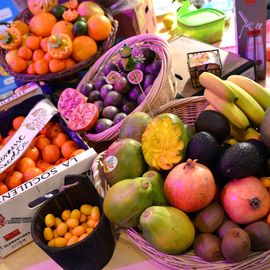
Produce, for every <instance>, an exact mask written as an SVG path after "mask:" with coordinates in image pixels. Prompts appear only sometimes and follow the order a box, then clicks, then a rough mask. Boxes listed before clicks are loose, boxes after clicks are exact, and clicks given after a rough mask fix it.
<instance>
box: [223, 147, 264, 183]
mask: <svg viewBox="0 0 270 270" xmlns="http://www.w3.org/2000/svg"><path fill="white" fill-rule="evenodd" d="M261 165H262V162H261V158H260V152H259V150H258V148H257V147H256V146H255V145H254V144H252V143H250V142H239V143H236V144H234V145H232V146H231V147H230V148H228V149H227V150H226V151H225V152H224V154H223V155H222V157H221V160H220V164H219V171H220V172H221V174H222V175H223V176H225V177H229V178H243V177H247V176H250V175H254V174H255V173H256V172H257V171H258V170H259V168H260V167H261Z"/></svg>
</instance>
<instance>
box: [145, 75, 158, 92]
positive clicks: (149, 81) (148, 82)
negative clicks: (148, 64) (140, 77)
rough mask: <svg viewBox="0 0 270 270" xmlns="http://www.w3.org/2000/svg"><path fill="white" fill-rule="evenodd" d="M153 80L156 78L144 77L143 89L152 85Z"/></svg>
mask: <svg viewBox="0 0 270 270" xmlns="http://www.w3.org/2000/svg"><path fill="white" fill-rule="evenodd" d="M155 78H156V76H154V75H152V74H148V75H146V76H145V78H144V81H143V89H146V88H147V87H148V86H149V85H152V84H153V82H154V81H155Z"/></svg>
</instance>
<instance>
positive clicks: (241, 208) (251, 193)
mask: <svg viewBox="0 0 270 270" xmlns="http://www.w3.org/2000/svg"><path fill="white" fill-rule="evenodd" d="M221 202H222V204H223V207H224V210H225V212H226V213H227V215H228V216H229V217H230V219H231V220H232V221H234V222H236V223H239V224H248V223H252V222H255V221H257V220H259V219H261V218H263V217H264V216H265V215H266V214H267V213H268V212H269V209H270V196H269V194H268V191H267V189H266V188H265V187H264V185H263V184H262V182H261V181H260V180H259V179H258V178H257V177H255V176H249V177H245V178H241V179H234V180H232V181H230V182H229V183H228V184H227V185H226V186H225V187H224V188H223V190H222V191H221Z"/></svg>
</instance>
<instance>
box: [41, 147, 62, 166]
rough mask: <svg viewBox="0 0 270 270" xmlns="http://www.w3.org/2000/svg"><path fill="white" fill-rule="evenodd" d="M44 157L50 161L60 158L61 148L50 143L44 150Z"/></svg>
mask: <svg viewBox="0 0 270 270" xmlns="http://www.w3.org/2000/svg"><path fill="white" fill-rule="evenodd" d="M42 158H43V159H44V160H45V161H47V162H48V163H54V162H55V161H57V160H58V159H59V158H60V150H59V148H58V147H57V146H56V145H53V144H50V145H47V146H45V147H44V149H43V150H42Z"/></svg>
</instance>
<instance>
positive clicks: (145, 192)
mask: <svg viewBox="0 0 270 270" xmlns="http://www.w3.org/2000/svg"><path fill="white" fill-rule="evenodd" d="M199 79H200V83H201V84H202V85H203V86H204V87H206V90H205V93H204V96H203V97H199V96H198V97H191V98H185V99H180V100H174V101H171V102H169V103H167V104H165V105H164V106H162V107H160V108H158V109H157V110H156V111H155V112H154V115H152V116H151V115H149V114H147V113H146V112H135V113H133V114H131V115H128V116H127V117H126V118H125V119H124V120H123V124H122V126H121V127H120V134H121V136H120V138H119V139H118V140H117V141H115V142H113V143H112V144H111V145H110V146H109V147H108V148H107V150H106V151H104V152H102V153H100V154H99V156H98V157H97V158H96V160H95V162H94V165H93V176H94V183H95V187H96V189H97V190H98V192H99V193H100V194H101V195H102V196H104V204H103V211H104V213H105V215H106V216H107V218H108V219H109V220H110V221H111V222H112V223H114V224H116V225H118V226H120V227H121V228H123V229H126V230H127V232H128V235H129V237H130V239H131V240H132V241H133V242H134V243H135V244H136V245H137V246H138V247H139V248H140V249H142V250H143V251H144V252H145V253H146V254H148V255H149V256H150V257H152V258H153V259H155V260H157V261H158V262H160V263H161V264H164V265H166V266H170V267H172V268H175V269H182V268H189V267H191V268H196V269H212V268H213V267H214V268H215V269H222V270H226V269H266V268H265V267H266V266H268V267H269V263H270V262H269V255H270V238H269V237H270V194H269V192H270V152H269V150H270V140H269V138H270V136H269V135H270V134H269V133H270V128H269V121H270V110H269V109H268V107H269V105H270V93H269V92H268V90H266V89H265V88H263V87H261V86H260V85H259V84H257V83H256V82H254V81H252V80H250V79H248V78H246V77H244V76H240V75H232V76H230V77H229V78H228V79H227V80H222V79H220V78H218V77H217V76H215V75H213V74H210V73H207V72H205V73H202V75H201V76H200V78H199ZM131 168H132V169H131ZM104 187H105V188H104ZM234 267H235V268H234Z"/></svg>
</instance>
